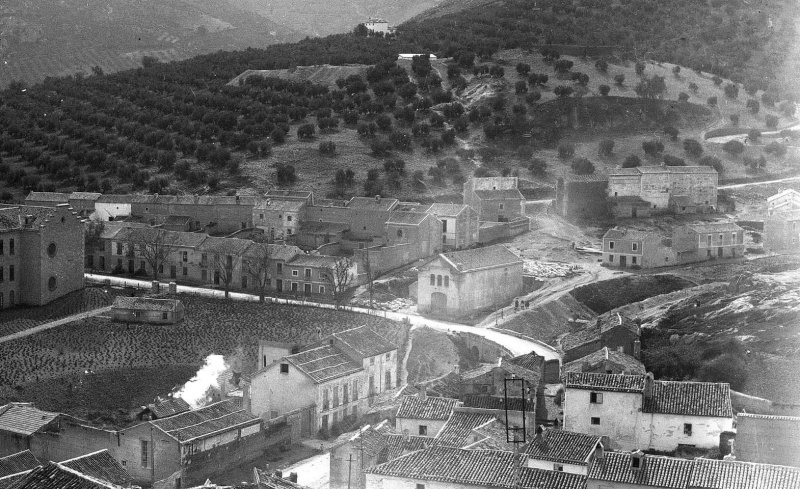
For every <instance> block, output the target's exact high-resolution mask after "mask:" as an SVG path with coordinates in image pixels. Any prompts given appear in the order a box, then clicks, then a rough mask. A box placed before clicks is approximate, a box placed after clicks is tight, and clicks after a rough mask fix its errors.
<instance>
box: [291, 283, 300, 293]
mask: <svg viewBox="0 0 800 489" xmlns="http://www.w3.org/2000/svg"><path fill="white" fill-rule="evenodd" d="M298 290H300V289H299V288H298V286H297V282H292V292H297V291H298Z"/></svg>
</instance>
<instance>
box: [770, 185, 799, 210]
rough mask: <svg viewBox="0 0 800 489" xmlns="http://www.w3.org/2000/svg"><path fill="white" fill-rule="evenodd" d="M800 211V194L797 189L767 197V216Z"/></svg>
mask: <svg viewBox="0 0 800 489" xmlns="http://www.w3.org/2000/svg"><path fill="white" fill-rule="evenodd" d="M796 210H800V192H798V191H797V190H795V189H791V188H789V189H786V190H782V191H780V192H778V193H777V194H775V195H772V196H770V197H767V215H769V216H771V215H773V214H775V213H777V212H785V211H796Z"/></svg>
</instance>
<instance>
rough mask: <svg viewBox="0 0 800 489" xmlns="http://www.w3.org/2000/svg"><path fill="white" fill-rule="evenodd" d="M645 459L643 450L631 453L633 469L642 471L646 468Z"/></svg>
mask: <svg viewBox="0 0 800 489" xmlns="http://www.w3.org/2000/svg"><path fill="white" fill-rule="evenodd" d="M644 459H645V455H644V452H642V451H641V450H636V451H635V452H633V453H631V469H633V470H635V471H640V470H642V469H643V468H644Z"/></svg>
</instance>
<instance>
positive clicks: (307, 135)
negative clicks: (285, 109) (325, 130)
mask: <svg viewBox="0 0 800 489" xmlns="http://www.w3.org/2000/svg"><path fill="white" fill-rule="evenodd" d="M314 132H315V129H314V125H313V124H303V125H302V126H300V127H298V128H297V138H298V139H311V138H312V137H314Z"/></svg>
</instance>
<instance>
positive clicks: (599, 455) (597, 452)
mask: <svg viewBox="0 0 800 489" xmlns="http://www.w3.org/2000/svg"><path fill="white" fill-rule="evenodd" d="M604 458H606V453H605V449H604V448H603V444H602V443H598V444H597V445H595V446H594V459H595V460H603V459H604Z"/></svg>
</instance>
